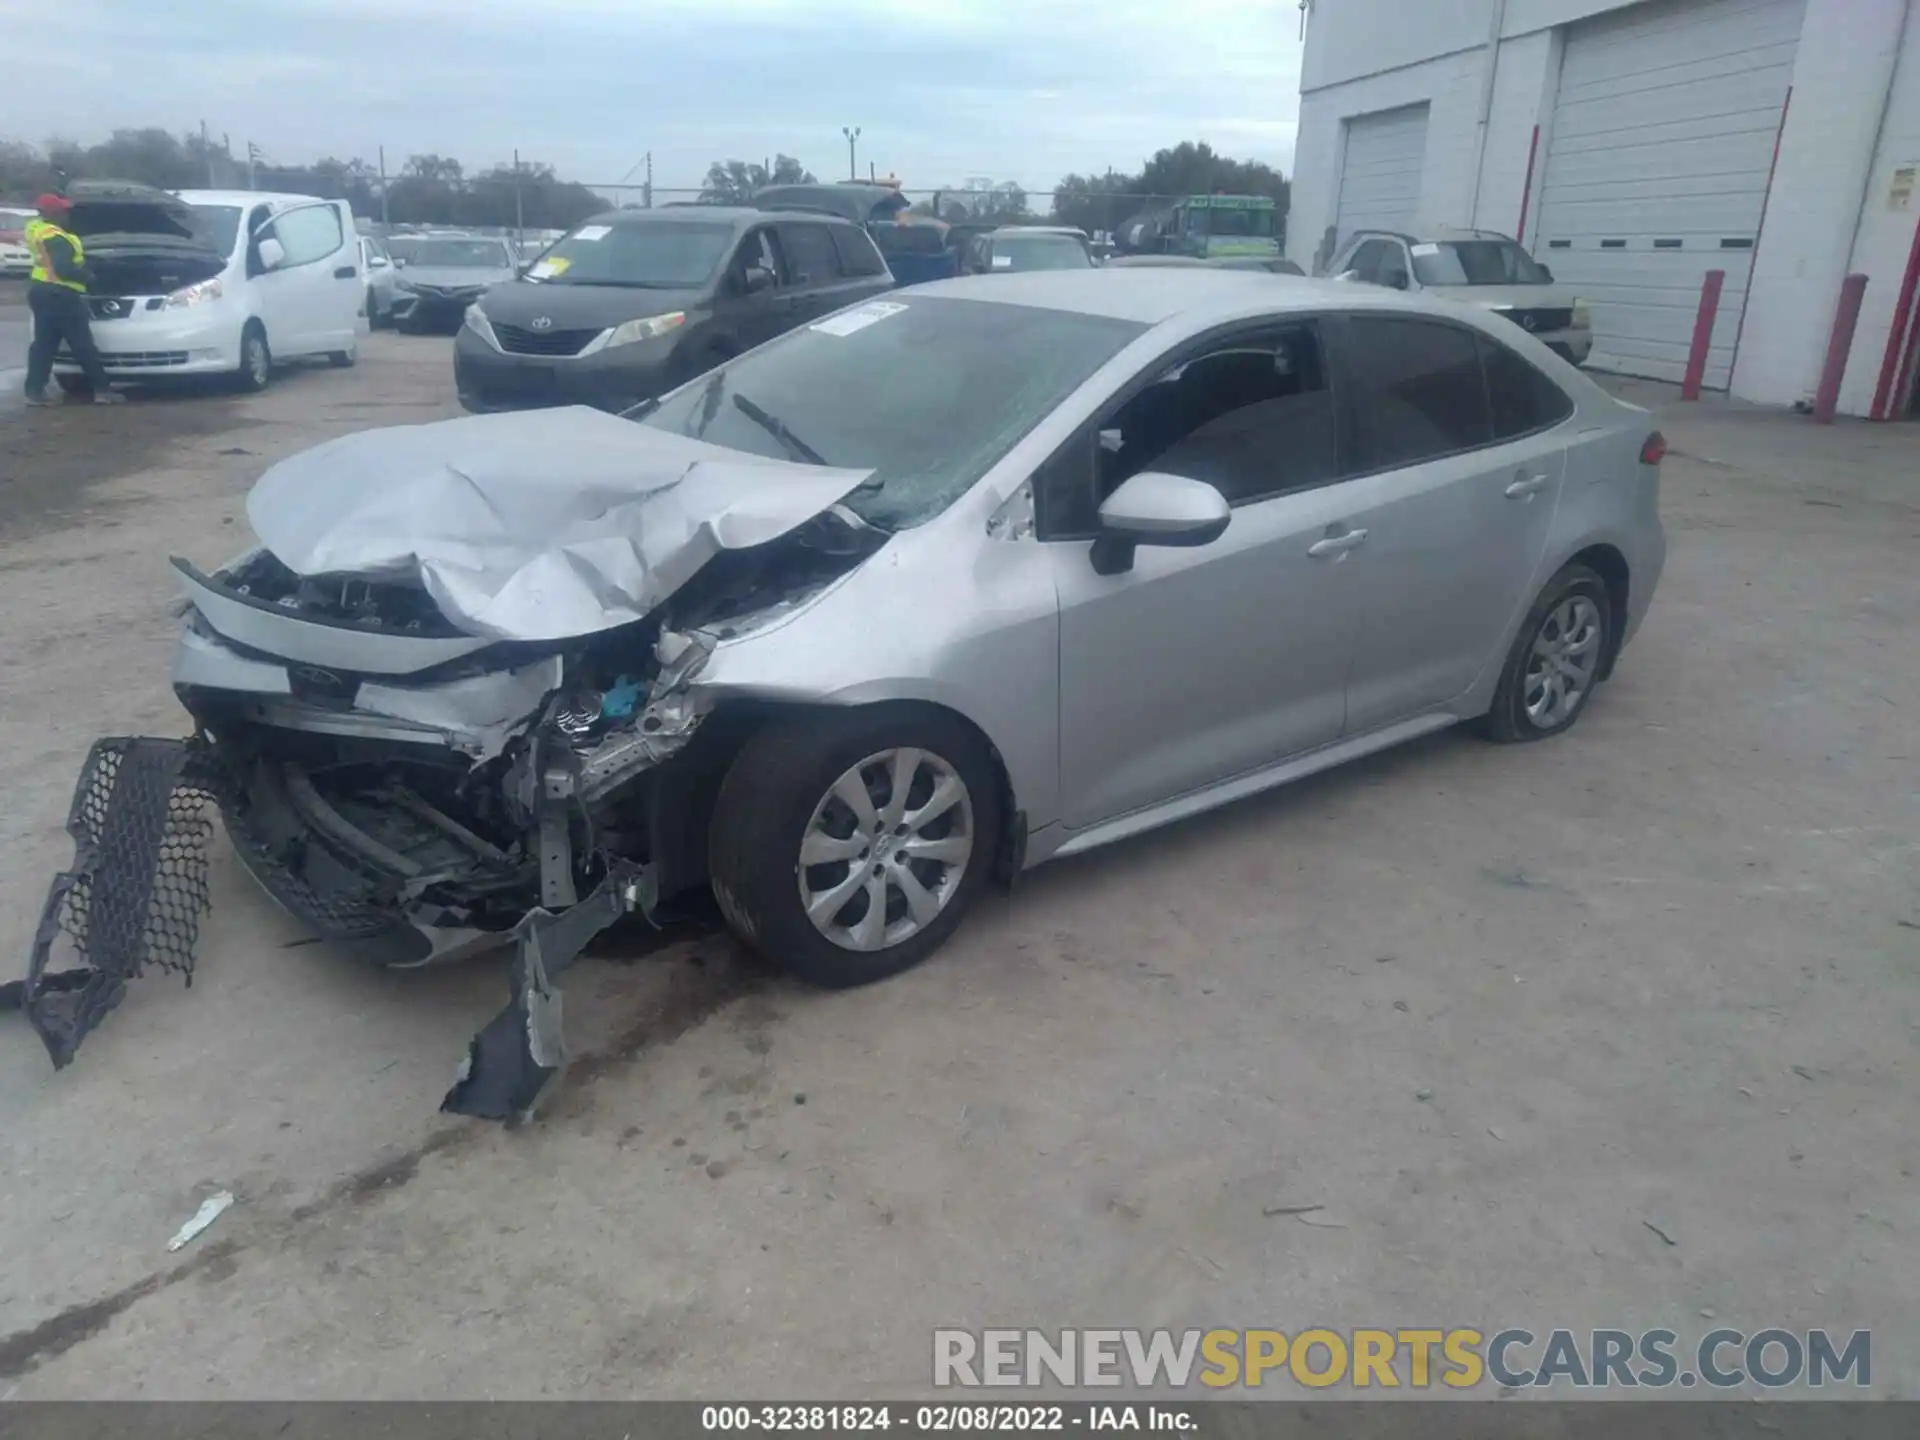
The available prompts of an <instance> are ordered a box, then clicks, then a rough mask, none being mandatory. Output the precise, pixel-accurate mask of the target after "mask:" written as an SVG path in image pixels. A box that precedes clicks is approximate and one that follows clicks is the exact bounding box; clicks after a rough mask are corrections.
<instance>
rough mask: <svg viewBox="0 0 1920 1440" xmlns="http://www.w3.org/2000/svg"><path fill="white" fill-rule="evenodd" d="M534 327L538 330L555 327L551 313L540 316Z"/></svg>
mask: <svg viewBox="0 0 1920 1440" xmlns="http://www.w3.org/2000/svg"><path fill="white" fill-rule="evenodd" d="M533 328H534V329H536V330H551V329H552V328H553V317H552V316H551V315H542V316H540V317H539V318H538V319H537V320H535V321H534V322H533Z"/></svg>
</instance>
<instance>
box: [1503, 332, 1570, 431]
mask: <svg viewBox="0 0 1920 1440" xmlns="http://www.w3.org/2000/svg"><path fill="white" fill-rule="evenodd" d="M1480 361H1481V363H1482V364H1483V365H1485V366H1486V371H1487V398H1488V400H1489V401H1490V402H1491V403H1492V406H1493V438H1494V439H1496V440H1511V439H1512V438H1513V437H1514V436H1516V435H1525V434H1528V433H1530V432H1532V431H1534V430H1544V429H1546V428H1547V427H1548V426H1549V425H1558V424H1559V423H1560V422H1561V421H1562V420H1564V419H1566V418H1567V417H1568V416H1569V415H1571V414H1572V413H1573V402H1572V401H1571V400H1569V399H1567V397H1566V395H1565V393H1564V392H1563V391H1562V390H1561V389H1560V387H1559V386H1558V385H1556V384H1554V383H1553V381H1551V380H1549V379H1548V378H1547V377H1546V376H1545V375H1544V374H1542V373H1541V372H1540V371H1539V370H1536V369H1535V368H1534V367H1533V366H1532V365H1530V364H1528V363H1527V362H1526V361H1525V360H1523V359H1521V358H1520V357H1519V356H1518V355H1516V354H1514V353H1513V351H1511V350H1509V349H1507V347H1506V346H1504V345H1502V344H1500V343H1498V342H1497V341H1493V340H1489V339H1487V337H1486V336H1484V335H1482V336H1481V337H1480Z"/></svg>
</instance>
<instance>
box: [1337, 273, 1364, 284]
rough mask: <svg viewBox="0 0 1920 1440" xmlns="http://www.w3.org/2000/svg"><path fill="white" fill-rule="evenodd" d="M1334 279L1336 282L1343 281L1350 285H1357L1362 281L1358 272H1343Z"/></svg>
mask: <svg viewBox="0 0 1920 1440" xmlns="http://www.w3.org/2000/svg"><path fill="white" fill-rule="evenodd" d="M1333 278H1334V279H1335V280H1339V281H1343V282H1344V283H1346V284H1348V285H1356V284H1358V283H1359V281H1360V272H1359V271H1358V270H1342V271H1341V272H1340V273H1339V274H1338V275H1336V276H1334V277H1333Z"/></svg>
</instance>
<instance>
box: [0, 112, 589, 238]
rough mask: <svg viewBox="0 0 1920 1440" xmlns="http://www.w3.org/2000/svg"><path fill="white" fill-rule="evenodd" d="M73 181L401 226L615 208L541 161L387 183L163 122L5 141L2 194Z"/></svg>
mask: <svg viewBox="0 0 1920 1440" xmlns="http://www.w3.org/2000/svg"><path fill="white" fill-rule="evenodd" d="M72 180H130V181H135V182H138V183H140V184H143V185H152V186H155V187H157V188H158V189H162V190H188V189H212V190H229V189H231V190H244V189H256V190H284V191H292V192H294V193H296V194H300V195H317V196H319V197H320V198H321V199H323V200H345V201H348V202H350V203H351V204H352V206H353V213H354V214H355V215H359V216H363V217H366V218H369V219H376V220H377V219H380V218H382V216H383V214H384V216H385V218H387V219H389V220H391V221H392V222H393V223H394V224H396V225H401V224H407V225H461V226H466V225H472V226H482V225H486V226H512V225H514V224H515V223H516V221H517V223H520V224H524V225H525V226H527V227H528V228H530V229H565V228H568V227H571V226H573V225H577V224H579V223H580V222H581V221H582V220H584V219H586V218H587V217H588V216H590V215H594V214H597V213H598V212H600V211H602V210H605V209H607V208H608V205H607V202H606V200H605V199H603V198H602V197H601V196H600V195H598V194H596V193H595V192H594V191H593V190H591V189H589V188H588V187H587V186H585V185H582V184H579V183H578V182H576V181H571V180H562V179H560V178H559V177H558V176H557V175H555V174H554V171H553V167H552V166H551V165H548V164H546V163H544V162H542V161H537V160H535V161H527V160H522V161H521V162H520V165H519V168H518V170H517V171H516V169H515V168H514V167H513V166H512V165H511V164H500V165H494V166H492V167H491V168H489V169H486V170H481V171H477V172H474V173H471V174H470V173H468V172H467V171H466V170H465V169H464V167H462V165H461V164H460V162H459V161H458V160H454V159H450V158H448V157H446V156H444V155H430V154H429V155H413V156H409V157H408V158H407V159H406V160H405V161H404V162H403V163H402V164H401V165H400V166H399V168H398V169H397V170H396V171H394V172H393V173H390V174H389V175H387V177H386V179H385V183H384V186H383V184H382V180H381V176H380V168H379V166H378V165H376V164H372V163H369V162H368V161H366V160H364V159H361V158H359V157H357V156H356V157H354V158H352V159H348V160H340V159H336V158H334V157H331V156H329V157H327V158H326V159H322V160H316V161H314V162H313V163H312V164H310V165H279V164H275V163H273V162H272V161H271V160H270V159H268V158H267V157H264V156H260V155H258V154H257V153H255V154H253V155H252V156H245V155H242V156H236V155H235V154H233V153H232V150H231V149H230V147H229V145H228V143H227V141H226V140H225V139H224V137H215V138H205V137H202V136H201V135H199V134H187V135H175V134H173V133H172V132H170V131H167V130H163V129H159V128H157V127H150V128H147V129H140V130H116V131H114V132H113V134H112V135H111V136H109V137H108V138H107V139H106V140H104V141H102V142H101V143H99V144H97V145H90V146H83V145H80V144H78V143H76V142H74V141H70V140H51V141H49V142H47V144H45V145H44V146H35V145H28V144H24V143H22V142H20V141H16V140H0V199H13V200H16V201H19V200H31V199H32V197H33V196H35V195H38V194H40V193H42V192H43V191H47V190H57V189H60V188H62V187H63V186H64V185H65V184H66V183H67V182H69V181H72ZM383 189H384V196H383V193H382V192H383ZM383 198H384V202H385V203H384V205H383V204H382V201H383Z"/></svg>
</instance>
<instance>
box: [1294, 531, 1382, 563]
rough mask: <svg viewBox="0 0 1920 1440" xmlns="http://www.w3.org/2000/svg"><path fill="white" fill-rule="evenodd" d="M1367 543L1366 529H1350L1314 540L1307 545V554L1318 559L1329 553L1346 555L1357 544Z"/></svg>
mask: <svg viewBox="0 0 1920 1440" xmlns="http://www.w3.org/2000/svg"><path fill="white" fill-rule="evenodd" d="M1366 543H1367V532H1366V531H1364V530H1349V531H1347V533H1346V534H1344V535H1329V536H1328V537H1327V538H1326V539H1324V540H1316V541H1314V542H1313V544H1311V545H1309V546H1308V547H1307V554H1309V555H1311V556H1313V557H1314V558H1315V559H1316V560H1319V559H1324V558H1325V557H1326V556H1328V555H1344V554H1346V553H1347V551H1349V550H1352V549H1354V548H1355V547H1356V546H1360V545H1364V544H1366Z"/></svg>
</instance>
